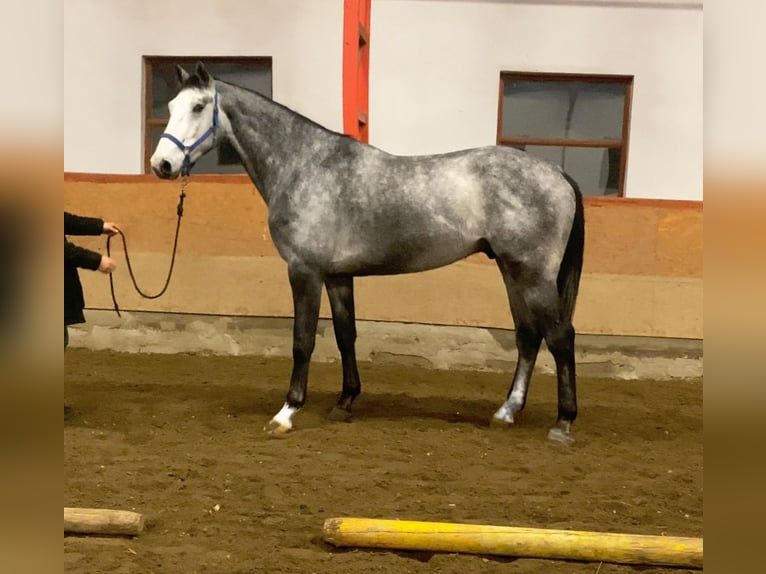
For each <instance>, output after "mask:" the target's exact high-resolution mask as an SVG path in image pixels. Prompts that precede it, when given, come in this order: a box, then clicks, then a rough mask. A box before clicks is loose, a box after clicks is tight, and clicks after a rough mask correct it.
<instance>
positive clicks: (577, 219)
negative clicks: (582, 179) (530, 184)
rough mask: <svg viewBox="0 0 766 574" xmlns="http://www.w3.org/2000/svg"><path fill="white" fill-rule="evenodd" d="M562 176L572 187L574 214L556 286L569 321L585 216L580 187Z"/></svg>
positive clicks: (574, 294)
mask: <svg viewBox="0 0 766 574" xmlns="http://www.w3.org/2000/svg"><path fill="white" fill-rule="evenodd" d="M562 175H563V176H564V177H565V178H566V180H567V182H569V185H571V186H572V191H573V192H574V195H575V213H574V219H573V220H572V230H571V231H570V232H569V241H567V246H566V250H565V251H564V257H563V259H562V260H561V267H560V268H559V276H558V280H557V281H556V284H557V286H558V290H559V298H560V300H561V303H562V307H563V308H562V310H563V312H564V316H565V317H566V318H567V319H569V321H571V320H572V317H573V316H574V309H575V303H576V301H577V292H578V290H579V288H580V275H581V274H582V262H583V251H584V249H585V216H584V213H583V204H582V192H581V191H580V187H579V186H578V185H577V182H575V181H574V180H573V179H572V178H571V177H570V176H569V175H567V174H566V173H563V172H562Z"/></svg>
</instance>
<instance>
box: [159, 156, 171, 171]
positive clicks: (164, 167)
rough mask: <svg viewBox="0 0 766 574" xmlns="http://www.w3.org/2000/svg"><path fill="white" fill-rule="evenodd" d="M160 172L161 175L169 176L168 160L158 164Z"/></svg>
mask: <svg viewBox="0 0 766 574" xmlns="http://www.w3.org/2000/svg"><path fill="white" fill-rule="evenodd" d="M160 171H161V172H162V173H165V174H169V173H170V162H169V161H168V160H166V159H163V160H162V161H161V162H160Z"/></svg>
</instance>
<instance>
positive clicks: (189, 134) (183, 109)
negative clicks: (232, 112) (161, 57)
mask: <svg viewBox="0 0 766 574" xmlns="http://www.w3.org/2000/svg"><path fill="white" fill-rule="evenodd" d="M181 78H182V80H183V81H188V78H189V76H188V75H186V76H181ZM206 79H207V81H204V82H203V81H200V82H193V83H195V84H196V83H199V86H195V85H192V86H188V85H187V86H186V87H184V88H183V89H182V90H181V91H180V92H179V93H178V95H177V96H176V97H175V98H173V99H172V100H171V101H170V103H169V104H168V110H169V111H170V119H169V120H168V125H167V127H166V128H165V133H166V134H170V135H171V136H173V137H175V138H176V139H177V140H178V141H179V142H181V143H182V144H183V145H184V146H185V147H186V148H187V149H188V148H189V147H191V146H193V145H194V144H195V143H196V142H197V141H198V140H199V139H200V138H201V137H203V135H204V134H205V132H207V131H208V129H210V128H211V127H212V126H213V115H214V110H215V85H214V83H213V80H212V78H210V77H209V76H208V77H207V78H206ZM214 136H215V134H214V135H211V136H209V137H208V138H207V139H205V141H203V142H202V143H200V144H199V145H198V146H197V147H195V148H194V149H193V150H191V152H190V153H189V156H190V160H191V162H192V163H194V162H196V161H197V160H198V159H199V158H200V157H201V156H203V155H204V154H206V153H207V152H208V151H210V150H211V149H213V148H214V147H215V146H216V144H217V141H218V138H217V137H214ZM184 157H185V154H184V151H183V150H181V148H179V147H178V145H177V144H176V143H174V142H173V141H172V140H171V139H168V138H162V139H160V141H159V143H158V144H157V148H156V149H155V150H154V154H152V157H151V166H152V171H153V172H154V173H155V174H156V175H157V176H159V177H161V178H163V179H175V178H177V177H178V175H179V174H180V173H181V168H182V167H183V163H184Z"/></svg>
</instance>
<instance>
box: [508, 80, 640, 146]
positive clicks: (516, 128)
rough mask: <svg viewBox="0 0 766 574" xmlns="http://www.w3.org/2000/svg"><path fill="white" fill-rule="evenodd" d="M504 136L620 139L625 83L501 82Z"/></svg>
mask: <svg viewBox="0 0 766 574" xmlns="http://www.w3.org/2000/svg"><path fill="white" fill-rule="evenodd" d="M503 91H504V93H503V118H502V135H503V136H504V137H535V138H563V139H579V140H601V139H622V123H623V122H622V119H623V110H624V107H625V84H617V83H597V82H588V81H571V82H569V81H556V82H552V81H551V82H549V81H536V80H521V79H512V78H506V79H505V81H504V82H503Z"/></svg>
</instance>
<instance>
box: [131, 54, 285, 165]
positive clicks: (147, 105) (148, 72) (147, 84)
mask: <svg viewBox="0 0 766 574" xmlns="http://www.w3.org/2000/svg"><path fill="white" fill-rule="evenodd" d="M142 59H143V69H144V75H143V84H144V106H143V112H142V115H143V124H144V127H143V129H144V144H143V158H144V162H143V165H144V173H145V174H149V173H151V172H152V170H151V164H150V162H149V159H150V158H151V157H152V153H153V151H154V150H153V149H152V128H156V127H165V126H166V125H167V123H168V120H167V119H165V118H154V117H152V116H151V113H152V66H153V65H154V64H176V63H178V64H180V63H184V62H189V61H192V62H197V61H201V62H204V63H208V62H209V63H211V64H230V63H257V64H268V66H269V69H270V70H271V71H272V78H273V73H274V66H273V60H272V58H271V56H151V55H145V56H143V57H142Z"/></svg>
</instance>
